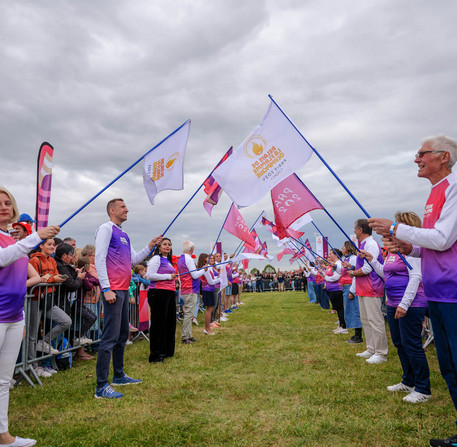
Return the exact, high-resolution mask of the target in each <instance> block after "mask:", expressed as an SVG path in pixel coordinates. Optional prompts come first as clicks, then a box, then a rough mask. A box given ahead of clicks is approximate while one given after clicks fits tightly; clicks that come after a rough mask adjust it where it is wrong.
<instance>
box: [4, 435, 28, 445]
mask: <svg viewBox="0 0 457 447" xmlns="http://www.w3.org/2000/svg"><path fill="white" fill-rule="evenodd" d="M35 444H36V440H35V439H29V438H20V437H19V436H16V439H15V440H14V442H12V443H11V444H5V445H8V446H10V447H32V445H35Z"/></svg>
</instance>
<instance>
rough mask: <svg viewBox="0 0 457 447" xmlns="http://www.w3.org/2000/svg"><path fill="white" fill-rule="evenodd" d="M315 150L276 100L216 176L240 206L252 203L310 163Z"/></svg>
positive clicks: (217, 171) (218, 169)
mask: <svg viewBox="0 0 457 447" xmlns="http://www.w3.org/2000/svg"><path fill="white" fill-rule="evenodd" d="M312 153H313V151H312V149H311V148H310V146H309V145H308V143H307V142H306V141H305V140H304V139H303V137H302V136H301V135H300V134H299V133H298V132H297V130H296V129H295V128H294V126H293V125H292V124H291V122H290V121H289V120H288V119H287V118H286V116H285V115H284V114H283V112H282V111H281V110H280V109H279V108H278V106H277V105H276V104H275V103H274V102H273V101H272V102H271V103H270V106H269V108H268V110H267V113H266V114H265V116H264V117H263V119H262V121H261V122H260V124H259V125H258V126H257V127H256V128H255V129H254V130H253V131H252V133H251V134H250V135H249V136H248V137H247V138H246V139H245V140H244V141H243V142H242V143H241V144H240V145H239V146H238V147H237V148H236V149H235V150H234V151H233V153H232V155H231V156H230V157H229V158H228V159H227V160H226V161H225V162H224V163H222V164H221V165H220V166H219V167H218V168H217V169H216V170H215V171H214V172H213V177H214V178H215V180H216V181H217V182H218V183H219V185H220V186H221V187H222V189H223V190H224V191H225V192H226V193H227V194H228V195H229V196H230V198H231V199H232V200H233V201H234V202H235V203H236V204H237V205H238V207H244V206H249V205H252V204H254V203H256V202H257V201H258V200H260V199H261V198H262V197H263V196H264V195H265V194H267V193H268V192H269V191H270V190H271V189H272V188H273V187H275V186H276V185H277V184H278V183H280V182H281V181H282V180H284V179H285V178H286V177H288V176H289V175H291V174H293V173H294V172H295V171H296V170H297V169H299V168H300V167H302V166H303V165H304V164H305V163H307V162H308V160H309V159H310V157H311V155H312Z"/></svg>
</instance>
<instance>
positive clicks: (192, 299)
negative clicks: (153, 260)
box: [177, 241, 205, 344]
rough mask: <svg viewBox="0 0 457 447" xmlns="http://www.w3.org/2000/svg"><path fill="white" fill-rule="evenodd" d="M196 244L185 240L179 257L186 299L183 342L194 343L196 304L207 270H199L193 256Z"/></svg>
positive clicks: (184, 298) (183, 291)
mask: <svg viewBox="0 0 457 447" xmlns="http://www.w3.org/2000/svg"><path fill="white" fill-rule="evenodd" d="M194 250H195V245H194V243H193V242H191V241H185V242H184V244H183V245H182V251H183V254H182V255H181V256H180V258H179V259H178V264H177V267H178V273H179V275H180V276H179V279H180V282H181V297H182V299H183V301H184V320H183V323H182V337H181V338H182V342H183V343H185V344H192V343H194V342H196V341H197V340H196V339H195V338H194V337H192V318H193V316H194V311H195V306H196V305H197V299H198V295H199V293H200V277H201V276H203V275H204V274H205V270H197V271H195V270H196V269H197V267H196V266H195V262H194V260H193V258H192V255H193V254H194Z"/></svg>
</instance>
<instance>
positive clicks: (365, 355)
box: [356, 351, 373, 359]
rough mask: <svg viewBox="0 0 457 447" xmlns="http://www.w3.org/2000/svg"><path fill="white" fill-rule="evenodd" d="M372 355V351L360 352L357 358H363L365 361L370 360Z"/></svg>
mask: <svg viewBox="0 0 457 447" xmlns="http://www.w3.org/2000/svg"><path fill="white" fill-rule="evenodd" d="M372 355H373V353H372V352H370V351H363V352H358V353H357V354H356V356H357V357H363V358H364V359H369V358H370V357H371V356H372Z"/></svg>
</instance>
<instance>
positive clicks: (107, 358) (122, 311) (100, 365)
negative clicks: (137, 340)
mask: <svg viewBox="0 0 457 447" xmlns="http://www.w3.org/2000/svg"><path fill="white" fill-rule="evenodd" d="M114 292H115V293H116V301H115V302H114V303H107V302H106V301H105V296H104V294H103V293H102V298H103V312H104V313H103V333H102V338H101V340H100V346H99V348H98V357H97V386H98V387H99V388H101V387H102V386H103V385H105V383H108V375H109V365H110V363H111V354H112V355H113V377H123V376H124V348H125V342H126V341H127V339H128V338H129V291H128V290H115V291H114Z"/></svg>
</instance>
